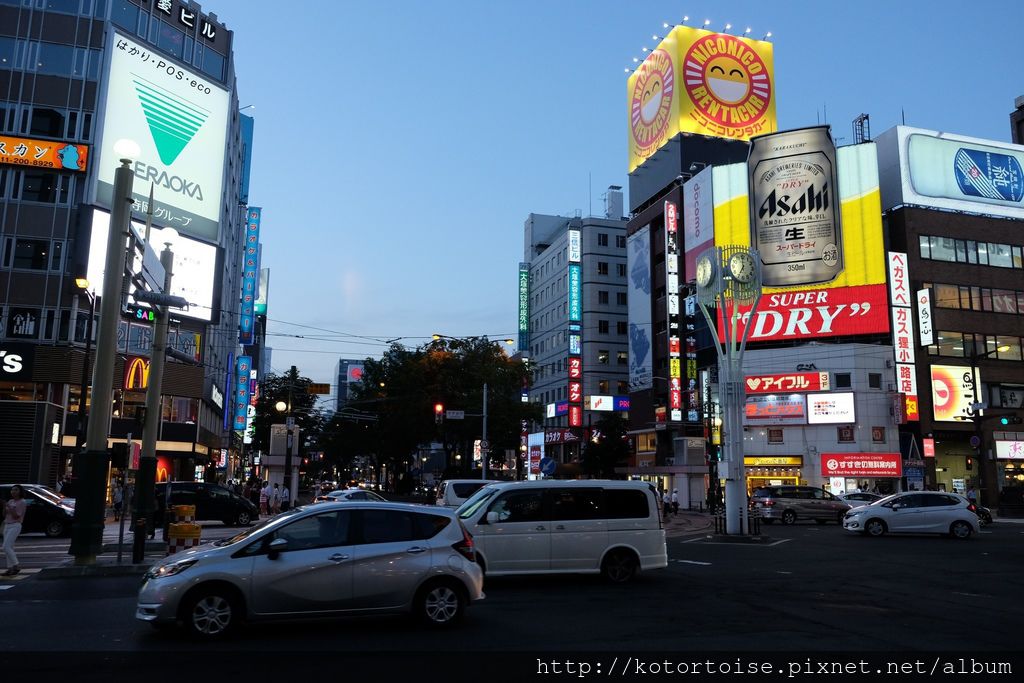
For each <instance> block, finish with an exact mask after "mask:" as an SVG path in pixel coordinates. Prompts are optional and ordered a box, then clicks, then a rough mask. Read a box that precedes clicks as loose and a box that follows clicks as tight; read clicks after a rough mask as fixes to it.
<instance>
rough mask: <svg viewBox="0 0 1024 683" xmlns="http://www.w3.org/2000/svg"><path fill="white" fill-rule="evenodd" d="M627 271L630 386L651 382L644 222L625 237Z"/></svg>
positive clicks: (635, 388) (648, 275)
mask: <svg viewBox="0 0 1024 683" xmlns="http://www.w3.org/2000/svg"><path fill="white" fill-rule="evenodd" d="M626 261H627V270H628V271H629V295H628V302H629V390H630V391H631V392H635V391H644V390H645V389H650V388H651V387H652V386H654V361H653V358H652V356H653V354H652V353H651V350H652V343H651V327H652V321H651V235H650V229H649V228H648V227H647V226H644V227H643V228H641V229H639V230H637V231H636V232H635V233H633V234H632V235H630V236H629V237H628V238H626Z"/></svg>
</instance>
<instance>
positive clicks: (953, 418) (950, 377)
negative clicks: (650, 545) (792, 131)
mask: <svg viewBox="0 0 1024 683" xmlns="http://www.w3.org/2000/svg"><path fill="white" fill-rule="evenodd" d="M931 375H932V376H931V381H932V411H933V412H934V416H935V421H936V422H963V421H964V420H969V419H970V417H971V416H972V415H973V414H974V413H973V411H972V410H971V405H972V404H973V403H974V402H975V401H976V400H978V399H976V398H975V393H974V392H975V387H976V386H977V387H979V388H980V386H981V385H980V384H979V382H981V373H980V372H979V370H978V369H977V368H975V369H974V375H973V377H972V375H971V368H969V367H966V366H963V365H933V366H931ZM979 395H980V391H979ZM980 414H981V413H980V412H979V415H980Z"/></svg>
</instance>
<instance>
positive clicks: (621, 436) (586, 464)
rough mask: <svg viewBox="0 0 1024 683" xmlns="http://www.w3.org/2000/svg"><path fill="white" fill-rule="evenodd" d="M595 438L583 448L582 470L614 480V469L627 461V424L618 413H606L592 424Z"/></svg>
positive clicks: (624, 464) (622, 465) (623, 465)
mask: <svg viewBox="0 0 1024 683" xmlns="http://www.w3.org/2000/svg"><path fill="white" fill-rule="evenodd" d="M593 426H594V430H595V438H592V439H591V440H590V441H588V442H587V443H586V445H585V446H584V448H583V469H584V471H585V472H587V473H588V474H590V475H591V476H594V477H598V478H601V479H614V478H615V476H616V474H615V468H616V467H625V466H626V464H627V461H628V460H629V442H628V441H627V434H626V430H627V426H628V425H627V423H626V421H625V420H624V419H623V418H622V416H621V415H620V414H619V413H608V415H607V416H606V417H602V418H601V419H600V420H598V421H597V422H596V423H594V425H593Z"/></svg>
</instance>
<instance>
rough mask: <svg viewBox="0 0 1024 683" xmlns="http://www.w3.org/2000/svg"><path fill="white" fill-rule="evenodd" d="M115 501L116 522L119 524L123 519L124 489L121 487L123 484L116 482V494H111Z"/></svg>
mask: <svg viewBox="0 0 1024 683" xmlns="http://www.w3.org/2000/svg"><path fill="white" fill-rule="evenodd" d="M111 497H112V498H113V501H114V521H115V522H117V521H119V520H120V519H121V510H122V508H123V507H124V489H123V488H122V487H121V482H119V481H115V482H114V493H113V494H111Z"/></svg>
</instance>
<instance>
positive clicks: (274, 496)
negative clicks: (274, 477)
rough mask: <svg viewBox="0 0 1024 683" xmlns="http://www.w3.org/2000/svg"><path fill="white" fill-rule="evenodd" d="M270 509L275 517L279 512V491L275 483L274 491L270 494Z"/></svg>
mask: <svg viewBox="0 0 1024 683" xmlns="http://www.w3.org/2000/svg"><path fill="white" fill-rule="evenodd" d="M270 509H271V510H273V513H274V514H275V515H276V514H277V513H278V512H280V511H281V489H280V488H278V485H277V482H274V490H273V491H271V492H270Z"/></svg>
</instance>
